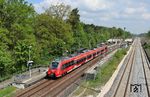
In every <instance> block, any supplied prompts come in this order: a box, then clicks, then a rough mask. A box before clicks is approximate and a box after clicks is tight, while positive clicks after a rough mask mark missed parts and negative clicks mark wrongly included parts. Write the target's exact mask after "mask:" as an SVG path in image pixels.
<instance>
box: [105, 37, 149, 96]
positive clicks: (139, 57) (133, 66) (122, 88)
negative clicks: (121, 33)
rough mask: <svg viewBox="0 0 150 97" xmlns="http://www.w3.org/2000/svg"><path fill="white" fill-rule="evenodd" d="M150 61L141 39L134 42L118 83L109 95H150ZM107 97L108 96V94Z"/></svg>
mask: <svg viewBox="0 0 150 97" xmlns="http://www.w3.org/2000/svg"><path fill="white" fill-rule="evenodd" d="M149 74H150V69H149V63H148V61H147V59H146V56H145V54H144V51H143V49H142V47H141V44H140V40H139V39H137V40H136V41H135V42H134V44H133V49H132V51H131V53H130V55H129V58H128V60H127V64H126V65H125V67H124V69H123V72H122V74H121V76H120V78H119V79H118V84H117V85H116V86H115V87H113V88H114V90H113V92H111V93H112V94H111V95H109V97H150V89H149V85H150V78H149V77H148V76H149ZM105 97H108V95H107V96H106V95H105Z"/></svg>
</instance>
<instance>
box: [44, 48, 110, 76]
mask: <svg viewBox="0 0 150 97" xmlns="http://www.w3.org/2000/svg"><path fill="white" fill-rule="evenodd" d="M107 51H108V47H107V45H104V46H102V47H99V48H96V49H94V50H87V51H84V52H83V53H80V54H78V55H72V56H70V57H65V58H61V59H56V60H54V61H53V62H52V63H51V65H50V66H49V68H48V71H47V72H46V76H47V77H52V78H55V77H56V78H57V77H61V76H64V75H65V74H67V73H69V72H70V71H72V70H74V69H76V68H78V67H79V66H81V65H83V64H84V63H86V62H88V61H90V60H92V59H94V58H95V57H97V56H99V55H104V54H105V53H106V52H107Z"/></svg>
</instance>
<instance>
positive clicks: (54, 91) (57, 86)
mask: <svg viewBox="0 0 150 97" xmlns="http://www.w3.org/2000/svg"><path fill="white" fill-rule="evenodd" d="M100 58H101V56H98V57H96V58H95V59H93V60H91V61H89V62H88V63H86V64H84V65H82V66H81V67H80V68H78V69H76V70H74V71H72V72H70V73H69V74H67V75H66V76H64V77H62V78H58V79H57V80H46V79H44V80H42V81H40V82H39V83H37V84H35V85H34V86H31V87H29V88H27V89H25V90H24V91H22V92H20V93H18V94H17V95H16V96H15V97H46V96H48V97H49V96H50V97H56V96H57V95H58V94H59V93H60V92H61V91H62V90H63V89H65V88H66V87H67V86H69V85H70V84H72V83H73V82H75V81H76V80H78V79H79V78H80V77H81V76H82V75H83V74H84V71H85V70H86V69H88V68H89V67H91V66H92V65H93V64H95V63H96V62H97V61H98V60H99V59H100Z"/></svg>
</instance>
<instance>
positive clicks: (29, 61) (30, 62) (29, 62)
mask: <svg viewBox="0 0 150 97" xmlns="http://www.w3.org/2000/svg"><path fill="white" fill-rule="evenodd" d="M31 48H32V46H29V60H28V63H27V66H28V67H29V72H30V77H31V66H32V63H33V61H31V59H30V49H31Z"/></svg>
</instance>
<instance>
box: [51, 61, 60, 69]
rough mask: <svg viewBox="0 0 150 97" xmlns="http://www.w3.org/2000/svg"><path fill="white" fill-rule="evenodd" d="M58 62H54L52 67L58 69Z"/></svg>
mask: <svg viewBox="0 0 150 97" xmlns="http://www.w3.org/2000/svg"><path fill="white" fill-rule="evenodd" d="M58 64H59V63H58V62H52V64H51V69H56V68H57V67H58Z"/></svg>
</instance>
